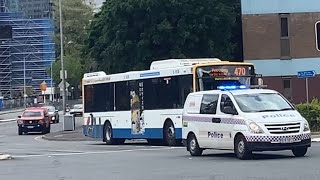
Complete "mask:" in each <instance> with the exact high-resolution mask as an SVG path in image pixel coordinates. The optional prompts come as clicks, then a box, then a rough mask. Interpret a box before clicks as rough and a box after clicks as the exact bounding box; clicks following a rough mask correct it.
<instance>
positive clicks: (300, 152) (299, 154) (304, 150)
mask: <svg viewBox="0 0 320 180" xmlns="http://www.w3.org/2000/svg"><path fill="white" fill-rule="evenodd" d="M307 151H308V147H299V148H295V149H293V150H292V153H293V154H294V155H295V156H296V157H302V156H305V155H306V153H307Z"/></svg>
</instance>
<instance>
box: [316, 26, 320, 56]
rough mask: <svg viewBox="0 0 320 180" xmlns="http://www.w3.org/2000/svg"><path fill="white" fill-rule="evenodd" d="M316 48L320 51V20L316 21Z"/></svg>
mask: <svg viewBox="0 0 320 180" xmlns="http://www.w3.org/2000/svg"><path fill="white" fill-rule="evenodd" d="M315 30H316V32H315V33H316V48H317V50H318V51H320V21H318V22H317V23H316V29H315Z"/></svg>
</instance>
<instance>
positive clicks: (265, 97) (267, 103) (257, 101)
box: [234, 93, 293, 112]
mask: <svg viewBox="0 0 320 180" xmlns="http://www.w3.org/2000/svg"><path fill="white" fill-rule="evenodd" d="M234 98H235V100H236V102H237V104H238V105H239V108H240V109H241V111H243V112H268V111H270V112H271V111H286V110H293V107H292V106H291V105H290V104H289V103H288V102H287V101H286V100H285V99H284V98H283V97H282V96H280V95H279V94H277V93H257V94H241V95H234Z"/></svg>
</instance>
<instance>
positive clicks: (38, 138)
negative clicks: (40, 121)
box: [34, 135, 43, 141]
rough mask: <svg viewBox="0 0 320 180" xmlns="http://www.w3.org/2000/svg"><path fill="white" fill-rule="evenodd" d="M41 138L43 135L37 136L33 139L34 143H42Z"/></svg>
mask: <svg viewBox="0 0 320 180" xmlns="http://www.w3.org/2000/svg"><path fill="white" fill-rule="evenodd" d="M42 137H43V135H41V136H37V137H35V138H34V140H36V141H43V139H42Z"/></svg>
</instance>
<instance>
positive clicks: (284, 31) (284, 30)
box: [280, 17, 289, 37]
mask: <svg viewBox="0 0 320 180" xmlns="http://www.w3.org/2000/svg"><path fill="white" fill-rule="evenodd" d="M280 19H281V22H280V23H281V37H288V36H289V26H288V17H281V18H280Z"/></svg>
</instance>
